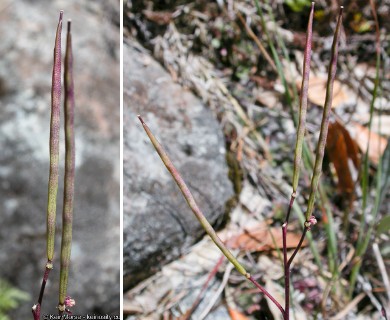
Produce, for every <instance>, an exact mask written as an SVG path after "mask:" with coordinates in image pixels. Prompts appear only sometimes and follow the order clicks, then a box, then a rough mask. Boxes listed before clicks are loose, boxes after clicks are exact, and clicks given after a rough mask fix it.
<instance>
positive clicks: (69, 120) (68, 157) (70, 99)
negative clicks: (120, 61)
mask: <svg viewBox="0 0 390 320" xmlns="http://www.w3.org/2000/svg"><path fill="white" fill-rule="evenodd" d="M64 85H65V102H64V113H65V178H64V206H63V212H62V240H61V269H60V290H59V302H58V310H59V313H60V314H62V313H63V312H64V311H65V298H66V292H67V286H68V275H69V264H70V254H71V247H72V222H73V200H74V174H75V139H74V106H75V102H74V83H73V54H72V33H71V21H70V20H69V21H68V32H67V37H66V53H65V72H64Z"/></svg>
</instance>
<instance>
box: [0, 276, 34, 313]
mask: <svg viewBox="0 0 390 320" xmlns="http://www.w3.org/2000/svg"><path fill="white" fill-rule="evenodd" d="M27 300H30V296H29V295H28V294H27V293H26V292H23V291H21V290H19V289H17V288H15V287H12V286H11V285H10V284H9V283H7V282H6V281H4V280H2V279H0V320H10V319H11V318H10V317H8V316H7V313H8V312H9V311H10V310H12V309H15V308H17V307H18V306H19V304H20V302H22V301H27Z"/></svg>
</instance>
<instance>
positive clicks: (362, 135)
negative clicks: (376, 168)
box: [353, 122, 387, 165]
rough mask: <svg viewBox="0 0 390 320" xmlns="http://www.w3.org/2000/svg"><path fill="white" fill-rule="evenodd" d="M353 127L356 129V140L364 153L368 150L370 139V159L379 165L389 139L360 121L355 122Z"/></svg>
mask: <svg viewBox="0 0 390 320" xmlns="http://www.w3.org/2000/svg"><path fill="white" fill-rule="evenodd" d="M353 127H354V129H355V133H356V134H355V140H356V142H357V144H358V145H359V148H360V150H362V152H363V153H366V151H367V142H368V140H369V139H371V140H370V149H369V151H368V157H369V159H370V160H371V161H372V162H373V163H374V164H375V165H378V163H379V158H380V157H381V156H382V155H383V152H384V151H385V149H386V146H387V140H386V139H385V138H384V137H381V136H380V135H378V134H377V133H375V132H372V131H371V135H370V130H368V128H366V127H364V126H362V125H361V124H359V123H356V122H355V123H353Z"/></svg>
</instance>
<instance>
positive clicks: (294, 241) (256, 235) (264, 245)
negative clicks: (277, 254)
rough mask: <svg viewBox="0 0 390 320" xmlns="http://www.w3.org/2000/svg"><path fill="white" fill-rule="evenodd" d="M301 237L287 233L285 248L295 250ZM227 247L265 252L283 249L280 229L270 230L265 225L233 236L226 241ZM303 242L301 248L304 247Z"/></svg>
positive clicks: (261, 224)
mask: <svg viewBox="0 0 390 320" xmlns="http://www.w3.org/2000/svg"><path fill="white" fill-rule="evenodd" d="M300 238H301V235H299V234H296V233H293V232H291V231H287V248H288V249H291V248H296V246H297V245H298V243H299V240H300ZM227 245H228V247H230V248H232V249H240V250H247V251H266V250H273V249H276V248H278V249H282V248H283V238H282V229H281V228H276V227H273V228H270V227H269V226H268V225H266V224H265V223H259V224H258V225H257V226H255V227H253V228H250V229H245V230H244V231H243V233H241V234H240V235H238V236H233V237H232V238H230V239H229V240H228V241H227ZM306 245H307V242H306V241H304V242H303V244H302V246H306Z"/></svg>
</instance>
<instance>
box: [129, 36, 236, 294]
mask: <svg viewBox="0 0 390 320" xmlns="http://www.w3.org/2000/svg"><path fill="white" fill-rule="evenodd" d="M123 57H124V107H123V108H124V111H123V113H124V120H123V121H124V122H123V125H124V135H123V140H124V152H123V158H124V208H123V209H124V240H123V241H124V243H123V246H124V288H125V289H127V288H130V287H132V286H134V285H135V284H136V283H138V282H139V281H140V280H142V279H144V278H146V277H147V276H149V275H151V274H152V273H154V272H156V271H157V270H158V269H159V268H160V267H161V266H162V265H164V264H165V263H167V262H169V261H172V260H173V259H175V258H177V257H178V256H180V255H181V254H182V253H183V252H185V251H186V250H187V249H188V248H189V247H190V246H191V245H192V244H193V243H195V242H196V241H197V240H198V239H200V238H201V237H202V235H203V234H204V232H203V229H202V228H201V226H200V224H199V222H198V221H197V220H196V218H195V217H194V215H193V213H192V212H191V210H190V209H189V208H188V206H187V203H186V201H185V200H184V198H183V196H182V194H181V193H180V190H179V189H178V187H177V186H176V184H175V183H174V181H173V180H172V178H171V176H170V174H169V173H168V171H167V170H166V169H165V167H164V165H163V163H162V162H161V160H160V158H159V157H158V155H157V153H156V152H155V151H154V149H153V147H152V145H151V143H150V141H149V140H148V138H147V136H146V134H145V133H144V131H143V129H142V126H141V124H140V123H139V121H138V119H137V114H141V115H142V116H143V118H144V120H145V122H146V123H147V124H148V126H149V127H150V128H151V130H152V131H153V132H154V134H155V135H156V136H157V137H158V139H160V141H161V142H162V144H163V145H164V146H165V149H166V151H167V152H168V154H169V155H170V157H171V160H172V161H173V162H174V164H175V166H176V167H177V169H178V170H179V172H180V173H181V174H182V176H183V178H184V180H185V181H186V182H187V184H188V185H189V187H190V189H191V191H192V192H193V195H194V197H195V199H196V200H197V202H198V205H199V207H200V208H201V210H202V211H203V212H204V214H205V215H206V217H207V219H208V220H209V222H210V223H211V224H213V225H218V223H221V221H222V220H223V216H224V211H225V210H224V207H225V203H226V201H227V200H228V199H229V198H230V197H231V196H233V189H232V186H231V183H230V181H229V180H228V173H227V171H228V170H227V166H226V163H225V147H224V140H223V136H222V132H221V130H220V127H219V125H218V122H217V121H216V120H215V119H214V117H213V115H212V113H211V111H210V110H208V109H207V108H206V107H205V106H204V105H203V104H202V102H201V101H200V100H199V99H198V98H197V97H195V96H194V95H193V94H192V93H191V92H190V91H188V90H185V89H183V88H182V87H181V86H180V85H178V84H175V83H174V81H173V80H172V78H171V76H170V75H169V74H168V73H167V72H166V71H165V70H164V69H163V68H162V67H161V66H160V65H159V64H158V63H157V62H156V61H154V60H153V59H152V58H151V56H150V55H149V54H148V53H147V52H145V50H144V49H142V48H141V47H140V46H139V45H137V43H136V42H135V40H132V39H127V40H126V41H125V44H124V55H123Z"/></svg>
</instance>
